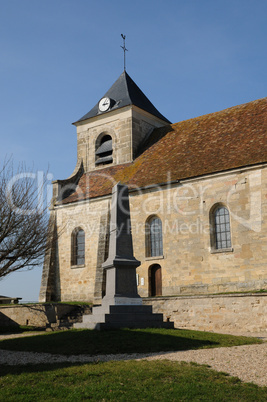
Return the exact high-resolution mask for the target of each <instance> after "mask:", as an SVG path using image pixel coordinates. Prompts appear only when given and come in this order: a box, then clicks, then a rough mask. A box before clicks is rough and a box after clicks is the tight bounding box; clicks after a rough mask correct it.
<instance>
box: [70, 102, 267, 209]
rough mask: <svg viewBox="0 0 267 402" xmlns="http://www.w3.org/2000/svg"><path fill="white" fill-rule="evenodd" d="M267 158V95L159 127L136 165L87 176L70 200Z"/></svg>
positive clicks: (239, 165) (106, 169)
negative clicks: (266, 96)
mask: <svg viewBox="0 0 267 402" xmlns="http://www.w3.org/2000/svg"><path fill="white" fill-rule="evenodd" d="M264 162H267V98H263V99H259V100H256V101H253V102H250V103H247V104H244V105H240V106H235V107H232V108H230V109H226V110H223V111H221V112H216V113H211V114H208V115H205V116H201V117H197V118H194V119H190V120H185V121H182V122H180V123H176V124H172V125H170V126H168V127H163V128H160V129H156V130H154V132H153V133H152V135H151V138H150V140H149V141H148V142H147V143H146V150H145V151H144V152H143V153H142V155H141V156H139V157H138V158H137V159H136V160H135V161H134V162H133V163H131V164H124V165H119V166H113V167H107V168H104V169H101V170H97V171H94V172H91V173H87V174H84V175H83V176H82V178H81V180H80V182H79V190H78V191H77V192H75V193H73V194H72V195H71V196H70V197H68V198H67V199H65V200H64V203H69V202H73V201H77V200H79V199H86V198H94V197H99V196H102V195H107V194H109V193H111V188H112V187H113V185H114V184H116V183H117V182H118V181H121V182H122V183H124V184H127V185H128V186H129V188H131V187H143V186H148V185H153V184H160V183H166V182H167V181H170V180H171V181H173V180H181V179H186V178H192V177H198V176H203V175H206V174H211V173H216V172H221V171H227V170H230V169H234V168H239V167H244V166H251V165H255V164H259V163H264Z"/></svg>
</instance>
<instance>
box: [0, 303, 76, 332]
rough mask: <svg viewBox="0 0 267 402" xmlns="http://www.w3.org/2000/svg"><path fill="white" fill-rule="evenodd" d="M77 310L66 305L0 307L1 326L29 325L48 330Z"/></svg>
mask: <svg viewBox="0 0 267 402" xmlns="http://www.w3.org/2000/svg"><path fill="white" fill-rule="evenodd" d="M74 309H75V306H73V305H66V304H53V303H51V304H28V305H23V304H21V305H15V306H0V326H2V327H4V326H12V325H13V326H18V325H29V326H34V327H43V328H46V327H47V326H49V325H50V324H53V323H56V322H57V321H58V320H60V319H61V318H62V317H64V316H65V315H66V314H69V313H71V312H72V310H74Z"/></svg>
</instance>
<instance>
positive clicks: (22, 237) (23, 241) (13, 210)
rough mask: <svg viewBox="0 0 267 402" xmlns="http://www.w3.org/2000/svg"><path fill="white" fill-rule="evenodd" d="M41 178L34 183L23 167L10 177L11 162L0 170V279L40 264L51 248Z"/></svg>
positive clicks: (35, 175)
mask: <svg viewBox="0 0 267 402" xmlns="http://www.w3.org/2000/svg"><path fill="white" fill-rule="evenodd" d="M42 177H43V179H42V180H41V183H38V180H37V178H38V175H37V174H36V173H31V172H27V170H26V168H25V167H23V166H20V167H19V168H18V169H17V170H16V172H15V174H14V169H13V162H12V160H11V159H9V160H7V161H5V162H4V165H3V167H2V168H1V170H0V279H1V278H3V277H4V276H6V275H8V274H10V273H11V272H14V271H17V270H19V269H22V268H27V269H31V268H33V267H35V266H37V265H40V264H41V262H42V260H43V257H44V254H45V251H46V249H47V248H49V247H50V246H51V239H52V228H51V227H50V225H49V214H48V211H47V205H44V204H45V203H44V194H45V187H46V185H47V182H46V175H42Z"/></svg>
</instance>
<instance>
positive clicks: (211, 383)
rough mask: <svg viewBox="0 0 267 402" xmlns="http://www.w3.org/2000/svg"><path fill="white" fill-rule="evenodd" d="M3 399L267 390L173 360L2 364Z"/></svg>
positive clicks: (193, 397) (171, 396) (261, 396)
mask: <svg viewBox="0 0 267 402" xmlns="http://www.w3.org/2000/svg"><path fill="white" fill-rule="evenodd" d="M0 390H1V392H0V400H1V401H5V402H6V401H12V402H13V401H16V402H17V401H27V402H30V401H34V402H35V401H52V400H56V401H63V400H64V401H84V400H89V399H90V400H93V401H216V402H217V401H266V400H267V388H266V387H264V388H263V387H258V386H256V385H253V384H247V383H242V382H241V381H240V380H239V379H237V378H233V377H230V376H228V375H226V374H224V373H217V372H216V371H213V370H210V369H209V368H207V367H206V366H199V365H196V364H188V363H178V362H171V361H166V360H165V361H150V362H148V361H126V362H108V363H95V364H85V365H72V366H70V365H68V366H67V365H65V366H64V365H62V364H61V365H39V366H26V367H25V366H24V367H22V366H2V367H1V368H0Z"/></svg>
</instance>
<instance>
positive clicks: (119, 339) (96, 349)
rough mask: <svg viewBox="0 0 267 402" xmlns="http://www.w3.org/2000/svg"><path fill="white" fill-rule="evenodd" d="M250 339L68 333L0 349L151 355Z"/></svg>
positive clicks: (5, 343)
mask: <svg viewBox="0 0 267 402" xmlns="http://www.w3.org/2000/svg"><path fill="white" fill-rule="evenodd" d="M246 339H248V340H250V338H245V337H242V340H241V341H240V337H235V336H231V335H221V334H214V333H209V332H200V331H189V330H179V329H151V328H150V329H142V330H141V329H140V330H137V329H135V330H129V329H120V330H110V331H92V330H72V331H64V332H54V333H45V334H44V335H36V336H33V337H25V338H15V339H7V340H2V341H0V349H6V350H16V351H31V352H39V353H42V352H43V353H53V354H63V355H79V354H88V355H98V354H119V353H153V352H166V351H179V350H189V349H201V348H211V347H220V346H236V345H240V344H246V343H247V344H248V343H256V341H255V342H253V341H251V340H250V341H246Z"/></svg>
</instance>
